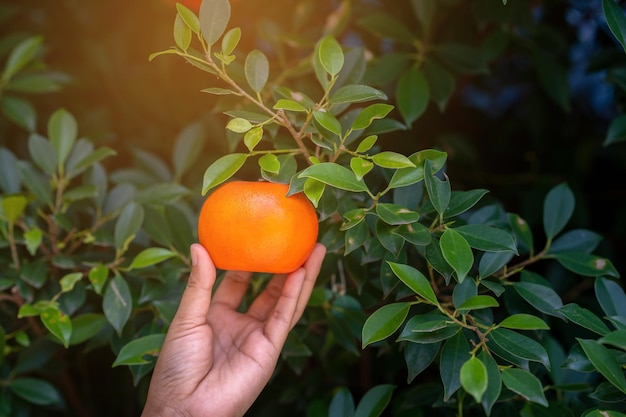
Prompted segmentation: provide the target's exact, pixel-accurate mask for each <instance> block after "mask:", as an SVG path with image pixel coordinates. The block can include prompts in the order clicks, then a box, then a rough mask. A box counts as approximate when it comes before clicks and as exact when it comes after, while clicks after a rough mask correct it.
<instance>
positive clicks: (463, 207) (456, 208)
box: [444, 189, 489, 218]
mask: <svg viewBox="0 0 626 417" xmlns="http://www.w3.org/2000/svg"><path fill="white" fill-rule="evenodd" d="M488 192H489V191H487V190H483V189H476V190H468V191H452V193H451V195H450V203H449V204H448V208H447V209H446V211H445V213H444V216H445V217H446V218H452V217H456V216H458V215H459V214H463V213H465V212H466V211H467V210H469V209H471V208H472V207H474V206H475V205H476V204H477V203H478V202H479V201H480V199H481V198H483V196H484V195H485V194H487V193H488Z"/></svg>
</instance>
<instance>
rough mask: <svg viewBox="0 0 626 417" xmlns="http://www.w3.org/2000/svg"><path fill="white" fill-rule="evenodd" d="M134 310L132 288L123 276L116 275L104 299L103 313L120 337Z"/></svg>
mask: <svg viewBox="0 0 626 417" xmlns="http://www.w3.org/2000/svg"><path fill="white" fill-rule="evenodd" d="M132 309H133V300H132V296H131V293H130V287H129V286H128V283H127V282H126V280H124V278H122V276H120V275H116V276H115V278H113V279H112V280H111V281H110V282H109V286H108V287H107V289H106V290H105V292H104V296H103V297H102V311H103V312H104V315H105V316H106V318H107V320H108V321H109V323H110V324H111V326H113V328H114V329H115V330H116V332H117V334H118V335H121V334H122V331H123V329H124V326H125V325H126V322H127V321H128V319H129V318H130V313H131V311H132Z"/></svg>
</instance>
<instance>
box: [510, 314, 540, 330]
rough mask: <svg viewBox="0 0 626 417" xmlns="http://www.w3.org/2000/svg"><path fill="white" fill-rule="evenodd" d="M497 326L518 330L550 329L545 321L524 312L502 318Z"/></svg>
mask: <svg viewBox="0 0 626 417" xmlns="http://www.w3.org/2000/svg"><path fill="white" fill-rule="evenodd" d="M499 326H500V327H506V328H507V329H518V330H550V327H549V326H548V325H547V324H546V322H545V321H543V320H542V319H540V318H539V317H537V316H533V315H531V314H525V313H519V314H513V315H511V316H509V317H507V318H505V319H504V320H502V321H501V322H500V324H499Z"/></svg>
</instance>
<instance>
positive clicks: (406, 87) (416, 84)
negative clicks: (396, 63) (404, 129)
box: [396, 66, 430, 126]
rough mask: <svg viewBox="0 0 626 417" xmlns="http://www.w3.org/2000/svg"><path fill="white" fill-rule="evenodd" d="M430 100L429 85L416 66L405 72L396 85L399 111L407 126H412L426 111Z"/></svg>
mask: <svg viewBox="0 0 626 417" xmlns="http://www.w3.org/2000/svg"><path fill="white" fill-rule="evenodd" d="M429 100H430V91H429V88H428V83H427V81H426V78H425V77H424V75H423V74H422V72H421V71H420V70H419V69H418V68H417V67H415V66H412V67H411V68H410V69H408V70H407V71H405V72H404V73H403V74H402V75H401V76H400V79H399V80H398V83H397V85H396V101H397V105H398V111H399V112H400V114H401V115H402V118H403V119H404V123H405V124H406V125H407V126H411V125H412V124H413V122H415V120H417V119H418V118H419V117H420V116H421V115H422V114H423V113H424V111H425V110H426V107H427V106H428V102H429Z"/></svg>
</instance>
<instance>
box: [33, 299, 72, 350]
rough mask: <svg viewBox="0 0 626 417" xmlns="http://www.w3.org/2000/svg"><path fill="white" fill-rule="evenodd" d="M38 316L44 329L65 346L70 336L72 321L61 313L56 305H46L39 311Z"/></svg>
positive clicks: (67, 344)
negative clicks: (46, 306)
mask: <svg viewBox="0 0 626 417" xmlns="http://www.w3.org/2000/svg"><path fill="white" fill-rule="evenodd" d="M39 318H40V319H41V322H42V323H43V324H44V326H46V329H48V331H49V332H50V333H52V335H54V336H55V337H56V338H57V339H58V340H60V341H61V343H63V346H65V347H66V348H67V347H68V346H69V344H70V337H71V336H72V322H71V321H70V318H69V316H68V315H66V314H64V313H62V312H61V311H60V310H59V309H58V307H48V308H45V309H44V310H43V311H42V312H41V314H40V315H39Z"/></svg>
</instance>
